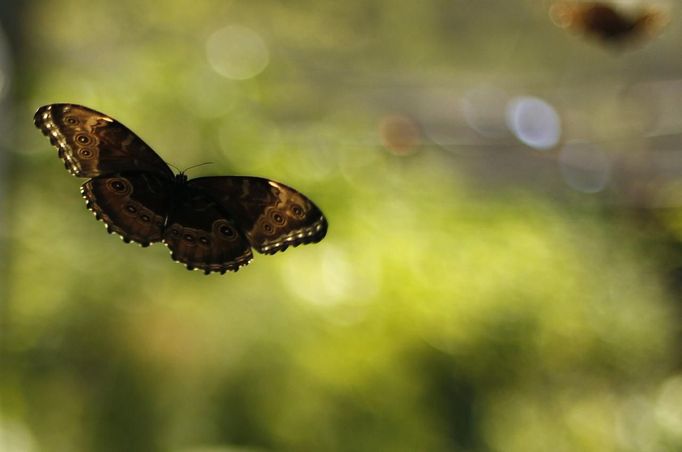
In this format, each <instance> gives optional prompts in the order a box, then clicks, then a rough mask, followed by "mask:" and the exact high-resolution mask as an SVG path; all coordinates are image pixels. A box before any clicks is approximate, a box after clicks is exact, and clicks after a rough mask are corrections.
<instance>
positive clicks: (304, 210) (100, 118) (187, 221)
mask: <svg viewBox="0 0 682 452" xmlns="http://www.w3.org/2000/svg"><path fill="white" fill-rule="evenodd" d="M34 122H35V125H36V127H38V128H39V129H40V130H41V131H42V132H43V134H44V135H46V136H47V137H48V138H49V139H50V142H51V143H52V144H53V145H54V146H56V147H57V149H58V155H59V157H60V158H61V159H62V160H63V161H64V166H65V167H66V169H67V170H69V172H71V174H73V175H74V176H77V177H87V178H90V179H89V180H88V181H86V182H85V183H84V184H83V185H82V187H81V192H82V194H83V197H84V198H85V199H86V204H87V207H88V208H89V209H90V210H92V211H93V212H94V214H95V216H96V217H97V219H99V220H102V221H104V223H105V224H106V227H107V230H108V231H109V233H112V232H115V233H117V234H119V235H120V236H121V238H122V239H123V240H124V241H125V242H131V241H132V242H137V243H139V244H140V245H142V246H144V247H146V246H149V244H151V243H154V242H163V243H165V244H166V246H168V248H170V251H171V257H172V258H173V260H175V261H178V262H181V263H183V264H185V265H186V266H187V268H188V269H189V270H194V269H198V270H203V271H204V273H205V274H209V273H211V272H220V273H221V274H224V273H225V272H226V271H228V270H230V271H237V270H239V268H240V267H241V266H244V265H247V264H248V263H249V262H250V261H251V259H252V258H253V254H252V252H251V248H254V249H255V250H256V251H258V252H259V253H263V254H274V253H276V252H277V251H284V250H285V249H287V247H289V246H298V245H301V244H306V243H316V242H319V241H320V240H322V239H323V238H324V236H325V234H326V233H327V220H326V219H325V217H324V215H322V212H321V211H320V209H319V208H318V207H317V206H316V205H315V204H313V202H312V201H311V200H310V199H308V198H307V197H305V196H304V195H303V194H301V193H299V192H298V191H296V190H294V189H293V188H291V187H288V186H286V185H284V184H281V183H279V182H275V181H272V180H268V179H262V178H259V177H248V176H216V177H200V178H196V179H191V180H188V179H187V176H186V175H185V174H184V173H182V172H180V173H179V174H174V173H173V171H171V169H170V168H169V167H168V165H167V164H166V163H165V162H164V161H163V160H162V159H161V157H159V156H158V155H157V154H156V153H155V152H154V151H153V150H152V149H151V148H150V147H149V146H147V145H146V144H145V143H144V142H143V141H142V140H141V139H140V138H139V137H138V136H137V135H135V134H134V133H133V132H131V131H130V130H128V128H126V127H125V126H124V125H123V124H121V123H120V122H118V121H116V120H114V119H112V118H111V117H109V116H107V115H105V114H102V113H99V112H97V111H95V110H91V109H90V108H87V107H83V106H80V105H74V104H52V105H46V106H44V107H40V108H39V109H38V111H37V112H36V114H35V117H34Z"/></svg>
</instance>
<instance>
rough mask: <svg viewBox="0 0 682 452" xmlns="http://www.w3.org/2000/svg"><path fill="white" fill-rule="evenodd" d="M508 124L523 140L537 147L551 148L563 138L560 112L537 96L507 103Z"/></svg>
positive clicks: (542, 148)
mask: <svg viewBox="0 0 682 452" xmlns="http://www.w3.org/2000/svg"><path fill="white" fill-rule="evenodd" d="M507 125H508V126H509V129H510V130H511V131H512V133H513V134H514V135H516V137H517V138H518V139H519V140H520V141H521V142H523V143H524V144H527V145H528V146H530V147H532V148H535V149H540V150H546V149H551V148H553V147H554V146H556V145H557V144H558V143H559V139H560V138H561V120H560V118H559V114H558V113H557V112H556V110H555V109H554V107H552V106H551V105H550V104H549V103H548V102H546V101H544V100H542V99H539V98H537V97H530V96H521V97H516V98H514V99H512V100H511V101H510V102H509V104H508V105H507Z"/></svg>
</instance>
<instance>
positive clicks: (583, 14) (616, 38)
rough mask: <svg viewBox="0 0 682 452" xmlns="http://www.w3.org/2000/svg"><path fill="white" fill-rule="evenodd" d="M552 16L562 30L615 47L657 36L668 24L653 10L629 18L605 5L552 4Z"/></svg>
mask: <svg viewBox="0 0 682 452" xmlns="http://www.w3.org/2000/svg"><path fill="white" fill-rule="evenodd" d="M550 15H551V17H552V19H553V20H554V22H555V23H556V24H557V25H559V26H560V27H562V28H568V29H570V30H574V31H579V32H582V33H584V34H585V35H588V36H593V37H595V38H598V39H601V40H602V41H603V42H606V43H613V44H621V43H627V42H631V41H632V40H634V39H638V38H643V37H647V36H650V37H651V36H654V35H655V34H656V33H657V32H658V31H659V30H660V29H661V28H663V26H664V25H665V24H666V22H667V18H666V15H665V14H664V13H663V12H662V11H659V10H655V9H653V8H649V9H642V10H641V11H639V12H638V13H637V14H636V15H632V16H630V15H627V14H624V13H623V12H622V11H620V10H618V9H616V8H614V6H612V5H610V4H608V3H602V2H583V3H578V2H575V1H561V2H558V3H555V4H554V5H552V8H551V10H550Z"/></svg>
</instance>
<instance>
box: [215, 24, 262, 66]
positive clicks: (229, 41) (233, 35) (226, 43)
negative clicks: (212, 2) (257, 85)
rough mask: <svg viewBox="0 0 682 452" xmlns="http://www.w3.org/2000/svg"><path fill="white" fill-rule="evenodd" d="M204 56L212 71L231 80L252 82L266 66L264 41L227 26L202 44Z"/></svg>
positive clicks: (250, 30)
mask: <svg viewBox="0 0 682 452" xmlns="http://www.w3.org/2000/svg"><path fill="white" fill-rule="evenodd" d="M206 56H207V58H208V62H209V64H210V65H211V67H212V68H213V70H214V71H216V72H217V73H218V74H220V75H222V76H223V77H226V78H229V79H232V80H247V79H250V78H253V77H255V76H257V75H258V74H260V73H261V72H263V70H265V68H266V67H267V65H268V63H269V62H270V52H269V51H268V47H267V45H266V44H265V41H263V39H262V38H261V37H260V35H259V34H258V33H256V32H255V31H253V30H252V29H250V28H247V27H244V26H241V25H229V26H227V27H224V28H221V29H219V30H217V31H215V32H213V34H211V36H209V38H208V40H207V41H206Z"/></svg>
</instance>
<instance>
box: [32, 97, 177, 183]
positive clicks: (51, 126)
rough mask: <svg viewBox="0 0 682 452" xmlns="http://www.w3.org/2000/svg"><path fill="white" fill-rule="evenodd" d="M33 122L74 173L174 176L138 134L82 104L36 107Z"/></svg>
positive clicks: (83, 175) (87, 175) (83, 174)
mask: <svg viewBox="0 0 682 452" xmlns="http://www.w3.org/2000/svg"><path fill="white" fill-rule="evenodd" d="M34 122H35V124H36V126H37V127H38V128H39V129H40V130H41V131H42V132H43V134H44V135H46V136H47V137H48V138H49V139H50V141H51V142H52V144H53V145H55V146H56V147H57V149H58V152H59V157H60V158H61V159H62V160H63V161H64V166H65V167H66V168H67V169H68V170H69V171H70V172H71V173H72V174H73V175H75V176H78V177H96V176H100V175H106V174H112V173H119V172H124V171H148V172H153V173H158V174H161V175H164V176H166V177H168V178H170V179H172V178H173V172H172V171H171V170H170V168H168V165H166V163H165V162H164V161H163V160H162V159H161V157H159V156H158V155H157V154H156V153H155V152H154V151H153V150H152V149H151V148H150V147H149V146H147V145H146V144H145V143H144V141H142V139H141V138H140V137H138V136H137V135H135V134H134V133H133V132H131V131H130V130H129V129H128V128H127V127H125V126H124V125H123V124H121V123H120V122H118V121H116V120H114V119H112V118H110V117H109V116H107V115H105V114H103V113H100V112H97V111H95V110H91V109H90V108H87V107H83V106H81V105H75V104H51V105H45V106H43V107H40V108H39V109H38V111H37V112H36V114H35V116H34Z"/></svg>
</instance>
